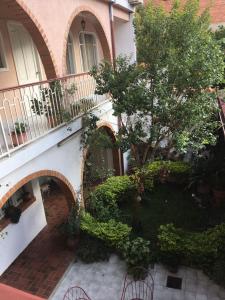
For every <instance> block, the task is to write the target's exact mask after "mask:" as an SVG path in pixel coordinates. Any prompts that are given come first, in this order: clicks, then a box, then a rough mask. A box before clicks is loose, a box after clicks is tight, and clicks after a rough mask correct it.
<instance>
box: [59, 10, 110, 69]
mask: <svg viewBox="0 0 225 300" xmlns="http://www.w3.org/2000/svg"><path fill="white" fill-rule="evenodd" d="M81 13H89V14H91V15H92V16H93V17H94V18H95V20H96V21H97V24H96V26H95V27H96V31H97V33H98V36H99V39H100V42H101V45H102V50H103V54H104V59H106V60H109V61H111V60H112V54H111V50H110V46H109V45H110V42H109V40H108V39H107V36H106V32H105V30H104V25H103V23H102V22H101V18H100V15H98V14H97V13H96V11H94V10H93V9H92V8H91V7H89V6H85V5H82V6H80V7H78V8H76V9H75V10H74V12H73V13H72V15H71V16H70V19H69V20H68V25H67V29H66V32H65V35H64V42H63V43H64V45H63V58H62V63H63V64H62V65H63V66H64V71H65V70H66V49H67V39H68V35H69V31H70V28H71V26H72V23H73V21H74V20H75V18H76V17H77V16H79V14H81Z"/></svg>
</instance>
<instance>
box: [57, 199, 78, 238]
mask: <svg viewBox="0 0 225 300" xmlns="http://www.w3.org/2000/svg"><path fill="white" fill-rule="evenodd" d="M60 227H61V228H60V230H61V231H62V233H64V234H66V235H67V236H68V237H75V236H76V235H79V233H80V211H79V205H78V202H76V203H75V204H74V205H73V206H72V208H71V210H70V213H69V215H68V217H67V220H66V222H64V223H63V224H62V225H61V226H60Z"/></svg>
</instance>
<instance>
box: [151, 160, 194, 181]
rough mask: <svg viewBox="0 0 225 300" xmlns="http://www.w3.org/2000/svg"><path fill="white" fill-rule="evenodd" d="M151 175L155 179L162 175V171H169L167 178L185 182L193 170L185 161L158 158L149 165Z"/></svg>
mask: <svg viewBox="0 0 225 300" xmlns="http://www.w3.org/2000/svg"><path fill="white" fill-rule="evenodd" d="M146 168H147V170H148V172H149V176H153V177H154V178H155V179H157V177H159V176H160V174H161V173H162V171H164V172H165V173H167V178H166V179H167V180H170V179H174V180H175V181H177V182H183V181H184V180H185V179H186V178H187V177H188V175H189V174H190V171H191V166H190V165H189V164H188V163H186V162H183V161H170V160H157V161H154V162H152V163H150V164H148V165H147V167H146Z"/></svg>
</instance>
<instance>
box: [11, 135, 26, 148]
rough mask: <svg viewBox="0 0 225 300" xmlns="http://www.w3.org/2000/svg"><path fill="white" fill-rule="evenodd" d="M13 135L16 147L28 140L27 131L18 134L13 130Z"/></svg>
mask: <svg viewBox="0 0 225 300" xmlns="http://www.w3.org/2000/svg"><path fill="white" fill-rule="evenodd" d="M11 137H12V142H13V146H14V147H16V146H19V145H22V144H24V143H25V142H26V141H27V133H26V132H22V133H17V134H16V133H15V132H11Z"/></svg>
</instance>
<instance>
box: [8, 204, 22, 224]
mask: <svg viewBox="0 0 225 300" xmlns="http://www.w3.org/2000/svg"><path fill="white" fill-rule="evenodd" d="M21 213H22V212H21V209H20V208H19V207H16V206H13V205H12V206H8V207H7V208H6V209H5V217H6V218H8V219H10V221H11V222H12V223H14V224H17V223H19V219H20V216H21Z"/></svg>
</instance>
